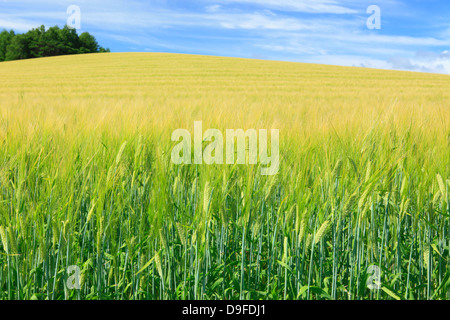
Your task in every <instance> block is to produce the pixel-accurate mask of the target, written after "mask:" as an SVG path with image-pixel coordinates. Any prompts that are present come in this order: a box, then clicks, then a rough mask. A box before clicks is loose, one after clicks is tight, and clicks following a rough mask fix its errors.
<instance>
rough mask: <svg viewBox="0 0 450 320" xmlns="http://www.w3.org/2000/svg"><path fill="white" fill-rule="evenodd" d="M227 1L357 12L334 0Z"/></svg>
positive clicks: (313, 10)
mask: <svg viewBox="0 0 450 320" xmlns="http://www.w3.org/2000/svg"><path fill="white" fill-rule="evenodd" d="M226 2H227V3H233V2H235V3H240V4H252V5H257V6H261V7H264V8H270V9H275V10H281V11H297V12H307V13H332V14H355V13H357V11H356V10H353V9H350V8H347V7H344V6H342V5H340V4H339V3H338V1H334V0H315V1H310V0H228V1H226Z"/></svg>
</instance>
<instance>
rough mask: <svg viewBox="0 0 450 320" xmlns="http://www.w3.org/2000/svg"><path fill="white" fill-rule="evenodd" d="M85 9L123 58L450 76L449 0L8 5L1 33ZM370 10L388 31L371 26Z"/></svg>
mask: <svg viewBox="0 0 450 320" xmlns="http://www.w3.org/2000/svg"><path fill="white" fill-rule="evenodd" d="M70 5H77V6H79V8H80V10H81V29H80V30H79V33H80V32H83V31H88V32H90V33H91V34H93V35H94V36H95V37H96V38H97V40H98V42H99V43H100V44H101V45H102V46H104V47H109V48H110V49H111V50H112V51H113V52H129V51H135V52H137V51H138V52H175V53H192V54H206V55H219V56H231V57H244V58H257V59H270V60H286V61H298V62H311V63H324V64H335V65H346V66H364V67H372V68H384V69H398V70H411V71H421V72H437V73H447V74H450V1H449V0H422V1H417V0H408V1H406V0H370V1H366V0H359V1H358V0H342V1H341V0H242V1H239V0H227V1H225V0H216V1H207V0H193V1H188V0H183V1H180V0H149V1H141V0H126V1H125V0H99V1H95V0H88V1H86V0H80V1H75V0H69V1H66V0H41V1H32V0H0V29H3V28H6V29H13V30H15V31H16V32H25V31H27V30H28V29H31V28H33V27H37V26H39V25H41V24H44V25H45V26H47V27H50V26H54V25H58V26H60V27H62V26H64V25H65V24H66V21H67V18H68V14H67V8H68V7H69V6H70ZM370 5H377V6H378V7H379V8H380V10H381V29H369V28H368V27H367V19H368V18H369V17H370V16H371V14H369V13H367V8H368V7H369V6H370Z"/></svg>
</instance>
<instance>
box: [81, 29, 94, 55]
mask: <svg viewBox="0 0 450 320" xmlns="http://www.w3.org/2000/svg"><path fill="white" fill-rule="evenodd" d="M80 43H81V46H80V51H79V52H80V53H94V52H98V51H99V45H98V43H97V40H95V38H94V36H92V35H90V34H89V33H88V32H83V33H82V34H81V35H80Z"/></svg>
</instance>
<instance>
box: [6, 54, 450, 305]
mask: <svg viewBox="0 0 450 320" xmlns="http://www.w3.org/2000/svg"><path fill="white" fill-rule="evenodd" d="M194 121H202V122H203V128H204V129H206V128H217V129H219V130H226V129H238V128H242V129H244V130H247V129H279V138H280V148H279V152H280V168H279V172H278V174H277V175H274V176H261V175H259V174H258V171H257V170H256V169H258V165H206V164H203V165H175V164H173V163H171V161H170V153H171V149H172V147H173V146H174V142H173V141H171V133H172V132H173V131H174V130H176V129H179V128H183V129H187V130H189V131H191V132H192V131H193V130H194V129H193V125H194ZM0 146H1V148H0V235H1V243H0V299H227V300H228V299H276V300H279V299H345V300H347V299H448V298H449V295H450V263H449V258H450V252H449V251H450V248H449V246H450V241H449V239H450V207H449V188H450V78H449V76H448V75H438V74H422V73H413V72H400V71H386V70H375V69H366V68H355V67H338V66H328V65H313V64H303V63H290V62H277V61H263V60H250V59H238V58H225V57H212V56H195V55H181V54H164V53H111V54H109V53H108V54H88V55H76V56H61V57H52V58H40V59H31V60H26V61H12V62H2V63H0ZM70 266H77V267H78V268H79V274H80V279H79V283H78V285H77V286H76V288H73V287H71V286H69V285H68V283H69V282H68V279H69V278H70V273H69V272H68V268H69V267H70ZM373 266H375V267H376V268H377V270H379V273H380V275H379V279H378V280H377V281H376V282H372V279H373V278H372V277H371V276H372V275H373V274H372V273H371V270H373Z"/></svg>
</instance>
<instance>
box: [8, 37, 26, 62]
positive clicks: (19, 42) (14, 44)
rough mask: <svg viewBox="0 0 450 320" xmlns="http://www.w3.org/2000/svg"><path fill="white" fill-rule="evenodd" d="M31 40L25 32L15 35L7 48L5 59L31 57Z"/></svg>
mask: <svg viewBox="0 0 450 320" xmlns="http://www.w3.org/2000/svg"><path fill="white" fill-rule="evenodd" d="M29 45H30V40H29V38H28V37H27V36H26V35H25V34H17V35H15V36H14V37H13V38H12V40H11V43H10V44H9V45H8V46H7V48H6V55H5V60H6V61H10V60H20V59H28V58H31V55H30V48H29Z"/></svg>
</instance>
